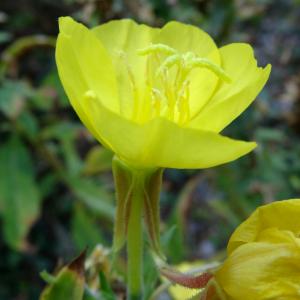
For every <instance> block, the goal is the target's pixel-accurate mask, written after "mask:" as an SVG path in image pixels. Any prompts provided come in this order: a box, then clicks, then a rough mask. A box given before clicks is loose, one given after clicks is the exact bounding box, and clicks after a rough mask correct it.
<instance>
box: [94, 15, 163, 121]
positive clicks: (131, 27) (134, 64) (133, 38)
mask: <svg viewBox="0 0 300 300" xmlns="http://www.w3.org/2000/svg"><path fill="white" fill-rule="evenodd" d="M158 31H159V29H157V28H151V27H149V26H146V25H143V24H141V25H139V24H137V23H135V22H134V21H133V20H130V19H124V20H114V21H110V22H108V23H105V24H103V25H100V26H97V27H95V28H93V33H94V34H95V36H96V37H97V38H98V39H99V40H100V41H101V43H102V44H103V45H104V47H105V48H106V49H107V51H108V52H109V54H110V56H111V59H112V61H113V63H114V67H115V70H116V74H117V78H118V89H119V97H120V99H121V113H122V114H124V115H126V116H128V117H130V116H131V112H132V107H133V98H134V95H133V94H132V93H133V88H132V82H131V80H130V76H129V74H128V72H129V70H128V68H129V69H130V71H131V72H132V73H133V77H134V80H135V83H136V86H137V90H138V93H139V94H138V96H139V102H142V101H143V98H144V97H145V94H144V93H145V91H144V86H145V80H146V78H145V77H146V64H147V60H146V58H145V57H143V56H140V55H138V49H142V48H145V47H148V46H149V45H150V44H151V42H152V40H153V38H154V36H155V35H156V34H157V33H158Z"/></svg>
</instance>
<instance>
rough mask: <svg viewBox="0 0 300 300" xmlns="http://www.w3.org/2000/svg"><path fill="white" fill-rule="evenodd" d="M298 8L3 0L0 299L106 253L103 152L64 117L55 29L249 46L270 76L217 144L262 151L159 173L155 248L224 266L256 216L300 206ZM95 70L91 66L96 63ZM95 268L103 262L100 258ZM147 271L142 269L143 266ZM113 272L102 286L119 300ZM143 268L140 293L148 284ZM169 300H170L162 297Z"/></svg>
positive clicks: (176, 0) (108, 214)
mask: <svg viewBox="0 0 300 300" xmlns="http://www.w3.org/2000/svg"><path fill="white" fill-rule="evenodd" d="M299 4H300V2H299V1H297V0H294V1H293V0H277V1H276V0H236V1H233V0H127V1H125V0H124V1H122V0H63V1H61V0H52V1H50V0H18V1H9V0H2V1H1V3H0V26H1V27H0V51H1V52H0V53H1V54H0V55H1V63H0V299H1V300H2V299H3V300H6V299H9V300H10V299H15V300H27V299H30V300H33V299H38V295H39V294H40V292H41V290H42V288H43V287H44V285H45V284H44V282H43V280H42V279H41V277H40V275H39V273H40V272H41V271H42V270H44V269H47V270H50V271H53V270H54V269H55V268H57V267H58V266H59V265H60V264H61V262H62V261H63V262H67V261H69V260H70V259H71V258H73V257H74V256H75V255H77V254H78V253H79V252H80V251H81V250H82V249H84V248H85V247H86V246H88V250H89V252H91V251H92V250H93V248H94V247H95V245H96V244H99V243H100V244H102V245H103V246H104V247H109V245H110V244H111V238H112V224H113V215H114V188H113V182H112V175H111V170H110V167H111V153H109V152H108V151H107V150H105V149H103V148H102V147H101V146H99V145H98V144H97V143H96V142H95V140H94V139H93V138H92V137H91V136H90V134H89V133H88V132H87V131H86V129H85V128H84V127H83V126H82V125H81V123H80V122H79V120H78V118H77V116H76V115H75V113H74V111H73V110H72V109H71V108H70V106H69V103H68V100H67V98H66V96H65V94H64V91H63V89H62V87H61V84H60V82H59V79H58V75H57V70H56V66H55V60H54V46H55V39H56V35H57V31H58V28H57V18H58V17H59V16H63V15H71V16H73V17H74V18H76V19H77V20H80V21H82V22H84V23H85V24H87V25H89V26H94V25H96V24H99V23H102V22H105V21H107V20H110V19H114V18H124V17H130V18H134V19H135V20H137V21H139V22H144V23H147V24H151V25H155V26H161V25H163V24H164V23H165V22H166V21H167V20H171V19H175V20H179V21H182V22H188V23H192V24H195V25H197V26H200V27H202V28H204V29H205V30H206V31H208V32H209V33H210V34H211V35H212V36H213V37H214V38H215V40H216V41H217V43H218V45H223V44H226V43H229V42H234V41H242V42H249V43H251V44H252V45H253V46H254V48H255V51H256V56H257V58H258V61H259V64H260V65H265V64H266V63H269V62H270V63H271V64H272V65H273V71H272V75H271V79H270V81H269V82H268V84H267V86H266V88H265V89H264V90H263V92H262V93H261V94H260V95H259V97H258V99H257V101H256V102H255V103H254V104H253V105H252V106H251V107H250V108H249V109H248V110H247V112H246V113H244V114H243V115H242V116H241V117H239V118H238V119H237V120H236V121H235V122H234V123H232V124H231V125H230V126H229V127H228V128H227V129H226V134H227V135H229V136H232V137H235V138H241V139H245V140H256V141H257V142H258V144H259V147H258V148H257V149H256V150H255V151H254V152H253V153H251V154H250V155H248V156H246V157H243V158H241V159H239V160H238V161H235V162H233V163H230V164H227V165H224V166H220V167H217V168H213V169H209V170H198V171H179V170H167V171H166V172H165V177H164V188H163V193H162V196H161V215H162V220H163V221H162V226H161V227H162V241H163V246H164V251H165V253H166V254H167V256H168V258H169V262H170V263H171V264H177V263H179V262H182V261H192V260H199V259H201V260H202V259H210V258H215V257H218V256H220V255H222V252H223V250H224V249H225V246H226V243H227V240H228V237H229V235H230V233H231V232H232V231H233V229H234V228H235V227H236V226H237V224H239V223H240V222H241V221H242V220H244V219H245V218H246V217H247V216H248V215H249V214H250V213H251V212H252V211H253V210H254V209H255V207H257V206H258V205H261V204H263V203H268V202H271V201H274V200H279V199H288V198H290V197H297V196H299V195H300V160H299V155H300V143H299V141H300V136H299V134H300V69H299V66H300V26H299V19H300V5H299ZM95 63H97V62H95ZM100 252H101V255H100V256H101V259H100V264H101V266H102V267H103V266H107V264H108V263H109V262H108V261H107V257H106V251H104V250H102V251H100ZM149 261H150V260H149ZM119 265H120V267H119V268H120V270H121V271H120V273H119V277H118V278H113V279H112V280H111V284H112V285H113V288H114V290H115V291H118V293H119V294H120V295H122V293H123V291H124V283H123V280H122V261H121V262H119ZM151 270H152V271H153V268H152V267H151V263H150V262H149V266H148V265H146V274H147V276H148V277H147V279H148V285H149V288H148V289H149V291H148V292H149V293H150V292H151V290H153V289H154V288H153V286H150V283H151V284H153V285H155V282H156V276H157V275H156V273H155V272H152V271H151ZM164 299H168V298H164Z"/></svg>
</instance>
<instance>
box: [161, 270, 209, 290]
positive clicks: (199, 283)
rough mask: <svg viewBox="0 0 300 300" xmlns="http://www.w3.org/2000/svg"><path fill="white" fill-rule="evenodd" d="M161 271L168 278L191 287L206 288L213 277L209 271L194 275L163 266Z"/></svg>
mask: <svg viewBox="0 0 300 300" xmlns="http://www.w3.org/2000/svg"><path fill="white" fill-rule="evenodd" d="M160 272H161V274H162V275H163V276H165V277H166V278H168V279H169V280H170V281H172V282H174V283H177V284H179V285H181V286H184V287H187V288H191V289H201V288H204V287H205V286H206V285H207V283H208V282H209V280H210V279H211V278H212V277H213V275H212V274H210V273H207V272H206V273H203V274H200V275H197V276H193V275H190V274H183V273H180V272H177V271H174V270H172V269H170V268H162V269H161V270H160Z"/></svg>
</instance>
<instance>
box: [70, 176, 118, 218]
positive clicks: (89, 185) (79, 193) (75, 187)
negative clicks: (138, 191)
mask: <svg viewBox="0 0 300 300" xmlns="http://www.w3.org/2000/svg"><path fill="white" fill-rule="evenodd" d="M66 180H67V181H68V185H69V187H70V188H71V189H72V192H73V194H74V195H75V196H76V197H77V198H78V200H80V201H81V202H82V203H84V204H85V205H86V206H87V207H89V208H90V209H92V210H93V212H94V213H95V214H97V215H100V216H102V217H105V218H107V219H108V220H110V221H113V220H114V216H115V208H114V205H113V204H112V201H111V200H112V197H111V195H110V194H109V193H108V192H107V191H106V190H105V189H104V188H103V187H102V186H101V185H100V183H99V185H96V184H95V183H94V182H93V181H91V180H89V179H85V178H79V177H74V178H71V177H68V178H66Z"/></svg>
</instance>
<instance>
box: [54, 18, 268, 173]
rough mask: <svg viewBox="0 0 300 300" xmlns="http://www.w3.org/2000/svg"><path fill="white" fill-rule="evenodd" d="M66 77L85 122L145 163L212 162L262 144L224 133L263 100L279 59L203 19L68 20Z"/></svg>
mask: <svg viewBox="0 0 300 300" xmlns="http://www.w3.org/2000/svg"><path fill="white" fill-rule="evenodd" d="M59 26H60V34H59V36H58V40H57V48H56V61H57V66H58V71H59V76H60V79H61V81H62V83H63V86H64V89H65V91H66V93H67V95H68V97H69V99H70V101H71V104H72V106H73V107H74V109H75V111H76V112H77V114H78V115H79V117H80V119H81V120H82V122H83V123H84V124H85V125H86V127H87V128H88V129H89V130H90V132H91V133H92V134H93V135H94V136H95V138H96V139H97V140H98V141H100V142H101V143H102V144H103V145H104V146H106V147H107V148H109V149H111V150H112V151H113V152H114V153H116V155H117V156H118V157H119V158H120V159H121V160H122V161H124V162H127V163H129V165H134V166H137V167H139V168H149V167H170V168H207V167H212V166H215V165H219V164H222V163H226V162H229V161H232V160H234V159H237V158H238V157H240V156H242V155H245V154H246V153H248V152H249V151H251V150H252V149H253V148H254V147H255V146H256V144H255V143H254V142H243V141H237V140H232V139H229V138H227V137H223V136H222V135H220V134H219V132H220V131H221V130H222V129H223V128H224V127H226V126H227V125H228V124H229V123H230V122H232V121H233V120H234V119H235V118H236V117H237V116H238V115H239V114H240V113H241V112H242V111H244V110H245V109H246V108H247V106H248V105H249V104H250V103H251V102H252V101H253V100H254V98H255V97H256V96H257V94H258V93H259V92H260V90H261V89H262V87H263V86H264V84H265V83H266V81H267V79H268V77H269V73H270V69H271V67H270V66H269V65H268V66H267V67H266V68H259V67H257V63H256V60H255V58H254V56H253V51H252V48H251V47H250V46H249V45H247V44H238V43H237V44H230V45H227V46H225V47H222V48H219V49H218V48H217V47H216V45H215V44H214V42H213V40H212V39H211V38H210V37H209V35H208V34H206V33H205V32H203V31H202V30H200V29H199V28H196V27H193V26H190V25H184V24H181V23H178V22H170V23H168V24H166V25H165V26H164V27H163V28H161V29H160V28H151V27H148V26H146V25H138V24H136V23H135V22H133V21H132V20H120V21H111V22H108V23H106V24H104V25H101V26H98V27H96V28H93V29H91V30H89V29H87V28H86V27H84V26H83V25H82V24H79V23H77V22H75V21H74V20H72V19H71V18H70V17H62V18H60V19H59Z"/></svg>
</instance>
